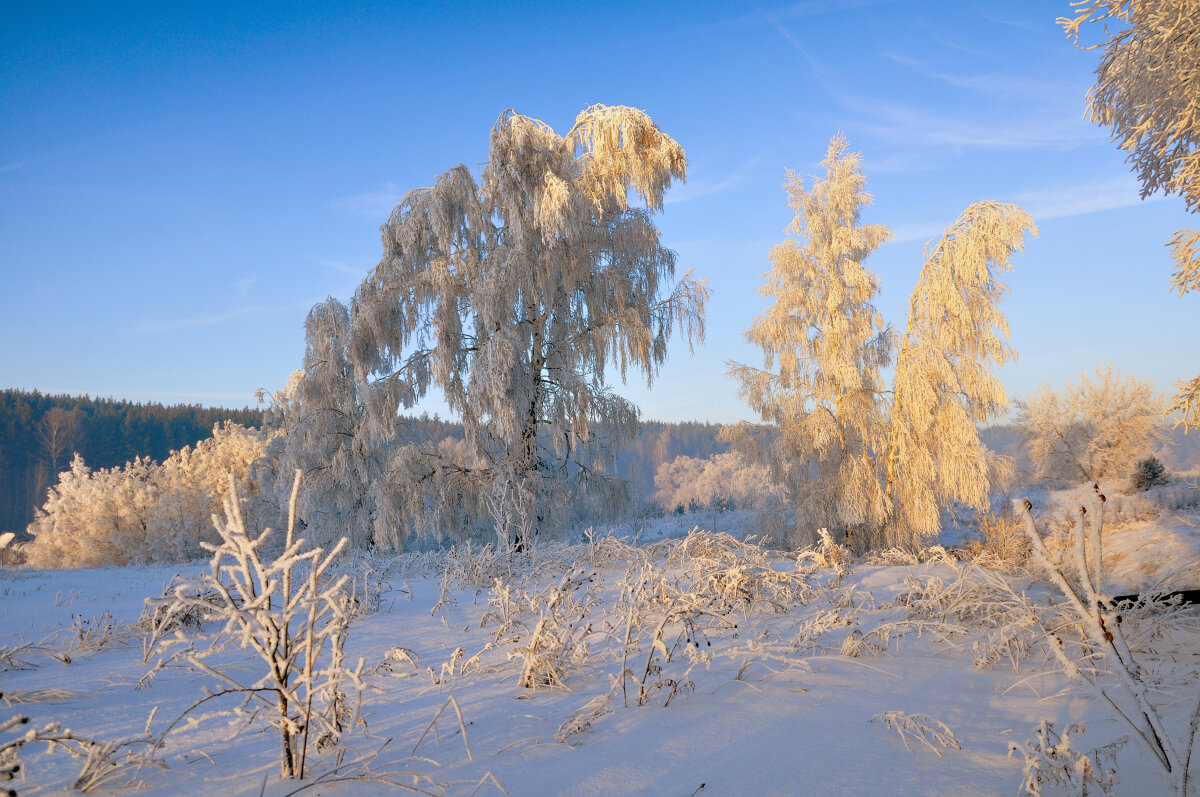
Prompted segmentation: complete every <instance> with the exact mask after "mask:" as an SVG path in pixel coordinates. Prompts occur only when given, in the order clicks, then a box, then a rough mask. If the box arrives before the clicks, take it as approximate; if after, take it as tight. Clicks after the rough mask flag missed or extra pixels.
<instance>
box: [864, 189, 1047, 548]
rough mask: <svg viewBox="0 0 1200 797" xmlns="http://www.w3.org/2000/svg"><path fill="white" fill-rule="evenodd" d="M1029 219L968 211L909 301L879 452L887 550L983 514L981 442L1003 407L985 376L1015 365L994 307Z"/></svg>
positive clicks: (990, 463) (986, 205) (988, 468)
mask: <svg viewBox="0 0 1200 797" xmlns="http://www.w3.org/2000/svg"><path fill="white" fill-rule="evenodd" d="M1026 231H1032V232H1033V233H1034V234H1035V235H1036V234H1037V227H1036V226H1035V225H1034V223H1033V219H1032V218H1030V216H1029V214H1027V213H1025V212H1024V211H1023V210H1021V209H1020V208H1018V207H1016V206H1015V205H1004V204H1000V203H996V202H979V203H976V204H974V205H971V206H970V207H969V208H967V209H966V210H965V211H963V214H962V215H961V216H960V217H959V218H958V220H957V221H956V222H955V223H954V224H953V225H952V226H951V227H950V228H949V229H948V230H946V233H945V234H944V235H943V236H942V238H941V240H939V241H938V243H937V245H936V246H934V247H932V249H931V248H930V247H928V246H927V247H926V251H925V265H924V267H923V268H922V269H921V276H920V278H919V279H918V280H917V285H916V288H915V289H914V290H913V293H912V296H911V297H910V299H909V312H908V325H907V329H906V331H905V334H904V339H903V341H902V342H901V344H900V352H899V355H898V356H897V358H896V372H895V389H894V395H893V403H892V412H891V430H890V435H889V439H888V452H887V494H888V498H889V500H890V503H891V508H892V516H891V520H890V523H889V527H888V535H887V536H888V539H887V541H886V542H887V543H888V544H891V545H896V544H911V543H914V542H918V541H920V539H921V538H922V537H924V536H927V535H931V534H936V533H937V531H938V529H939V528H940V508H941V507H944V506H947V505H948V504H950V503H951V502H959V503H962V504H964V505H966V506H969V507H972V508H974V509H976V510H982V509H984V508H985V507H986V506H987V500H988V489H989V484H990V481H991V479H990V474H991V472H992V471H993V470H994V469H995V468H996V467H997V465H998V464H1000V463H997V462H996V461H995V457H994V456H992V455H989V452H988V450H987V448H986V447H985V446H984V445H983V443H982V442H981V441H980V439H979V433H978V430H977V428H976V424H986V423H988V422H989V421H991V420H992V419H994V418H996V417H997V416H998V415H999V414H1000V413H1002V412H1003V411H1004V410H1005V409H1006V408H1007V406H1008V397H1007V395H1006V394H1005V392H1004V386H1003V385H1002V384H1001V383H1000V380H999V379H997V378H996V375H995V374H994V373H993V371H992V368H993V367H998V366H1001V365H1003V364H1004V363H1006V362H1010V361H1012V360H1015V359H1016V356H1017V355H1016V351H1015V350H1014V349H1013V348H1012V346H1011V345H1009V343H1008V337H1009V335H1008V322H1007V321H1006V320H1005V318H1004V315H1003V313H1001V312H1000V307H999V304H1000V300H1001V299H1002V298H1003V297H1004V295H1005V294H1006V293H1008V286H1007V285H1005V284H1004V283H1002V282H1000V281H999V280H998V279H997V276H998V275H999V274H1003V273H1004V272H1007V271H1008V270H1009V269H1010V268H1011V266H1010V263H1009V261H1010V259H1011V257H1012V254H1013V253H1014V252H1017V251H1020V250H1021V248H1022V247H1023V244H1024V237H1025V233H1026Z"/></svg>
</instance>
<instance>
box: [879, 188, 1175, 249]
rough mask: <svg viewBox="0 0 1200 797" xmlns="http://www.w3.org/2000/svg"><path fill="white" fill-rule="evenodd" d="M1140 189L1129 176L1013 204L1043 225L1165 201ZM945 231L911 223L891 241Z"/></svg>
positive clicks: (1028, 194) (1027, 196)
mask: <svg viewBox="0 0 1200 797" xmlns="http://www.w3.org/2000/svg"><path fill="white" fill-rule="evenodd" d="M1140 190H1141V188H1140V186H1139V185H1138V182H1137V180H1136V179H1134V177H1133V176H1132V175H1129V176H1124V177H1118V178H1115V179H1112V180H1101V181H1096V182H1089V183H1076V184H1072V185H1057V186H1051V187H1048V188H1039V189H1036V190H1031V191H1022V192H1021V193H1019V194H1016V195H1015V196H1014V197H1012V201H1013V202H1014V203H1016V204H1017V205H1018V206H1019V207H1020V208H1021V209H1022V210H1024V211H1025V212H1027V213H1028V214H1029V215H1031V216H1033V219H1034V221H1037V222H1043V221H1049V220H1050V219H1063V218H1068V217H1070V216H1082V215H1084V214H1085V213H1098V212H1100V211H1104V210H1117V209H1119V208H1129V207H1135V206H1137V205H1140V204H1142V203H1143V202H1157V201H1161V200H1164V199H1166V197H1164V196H1160V195H1159V196H1152V197H1148V198H1147V199H1142V198H1141V196H1140V194H1139V192H1140ZM943 232H945V226H944V225H937V224H932V223H918V224H909V225H904V226H900V227H893V228H892V235H893V237H892V241H894V242H896V243H904V242H908V241H928V240H929V239H931V238H936V237H939V236H941V234H942V233H943Z"/></svg>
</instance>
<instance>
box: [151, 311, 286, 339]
mask: <svg viewBox="0 0 1200 797" xmlns="http://www.w3.org/2000/svg"><path fill="white" fill-rule="evenodd" d="M277 309H278V308H272V307H238V308H236V309H234V310H229V311H227V312H224V313H215V314H213V315H203V316H192V317H190V318H173V319H171V320H169V321H147V322H144V323H141V324H137V325H136V326H134V327H133V330H132V331H134V332H137V333H142V334H154V333H161V332H174V331H176V330H180V329H191V328H193V327H214V326H220V325H221V324H227V323H229V322H231V321H237V320H239V319H242V318H247V317H249V316H254V315H264V314H267V313H273V312H275V311H276V310H277Z"/></svg>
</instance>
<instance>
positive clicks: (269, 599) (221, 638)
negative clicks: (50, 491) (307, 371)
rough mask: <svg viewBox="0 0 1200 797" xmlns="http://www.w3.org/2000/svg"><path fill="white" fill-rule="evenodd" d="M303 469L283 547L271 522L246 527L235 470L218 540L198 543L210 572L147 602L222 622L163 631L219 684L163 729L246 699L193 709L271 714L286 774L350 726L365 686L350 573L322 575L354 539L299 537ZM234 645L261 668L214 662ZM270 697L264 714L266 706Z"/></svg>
mask: <svg viewBox="0 0 1200 797" xmlns="http://www.w3.org/2000/svg"><path fill="white" fill-rule="evenodd" d="M301 477H302V474H301V473H300V472H299V471H297V472H296V477H295V481H294V486H293V489H292V495H291V500H290V502H289V513H288V525H287V532H286V536H285V539H284V541H283V545H282V549H281V550H280V551H279V553H278V555H277V556H274V557H271V558H268V557H264V555H263V552H264V550H266V549H268V548H269V545H268V543H269V542H270V538H271V536H272V534H273V533H274V532H273V530H272V529H270V528H268V529H266V530H265V531H264V532H263V533H262V534H261V535H259V536H257V537H250V536H249V535H248V534H247V533H246V524H245V520H244V518H243V515H242V510H241V506H240V502H239V499H238V495H237V488H236V483H235V480H234V478H233V477H232V476H230V478H229V485H230V489H229V497H227V498H226V499H225V517H224V519H223V520H222V521H218V522H217V532H218V533H219V534H220V538H221V543H220V544H219V545H210V544H208V543H202V545H204V547H205V548H206V549H208V550H210V551H212V560H211V563H210V571H209V572H208V573H207V574H204V575H202V576H200V577H198V578H195V579H181V580H179V581H178V583H177V584H176V585H175V589H174V592H173V593H172V594H170V595H168V596H165V597H163V598H159V599H154V600H153V601H151V605H152V607H153V608H156V609H157V608H158V607H160V606H161V607H162V608H163V613H164V614H165V615H166V616H179V615H180V614H182V613H187V612H195V613H196V614H197V615H198V616H199V618H200V621H201V623H203V624H214V623H215V624H220V627H219V628H218V629H216V630H212V631H201V632H198V633H195V635H194V636H192V635H190V634H189V633H188V632H186V631H185V630H184V629H179V630H177V631H176V633H175V634H174V636H173V637H171V638H168V639H166V640H164V643H163V647H164V648H166V649H170V648H175V647H176V646H179V647H180V649H178V650H174V651H173V659H172V660H173V661H176V662H180V663H182V664H183V665H185V666H187V667H190V668H192V669H194V670H196V671H198V672H201V673H204V674H207V675H208V676H210V677H211V678H212V679H213V680H214V681H215V682H216V686H215V688H214V689H213V690H212V691H210V692H209V693H208V694H207V695H205V696H204V697H203V698H201V699H200V700H198V701H197V702H196V703H195V704H194V705H193V706H192V707H191V708H189V709H188V710H187V711H186V712H185V713H184V715H182V716H181V717H179V718H178V719H176V720H175V721H174V722H173V723H172V724H171V725H170V726H168V728H167V729H166V730H165V731H163V732H162V734H161V735H165V734H166V733H167V732H169V731H170V730H171V729H173V728H174V727H175V726H176V725H177V724H178V723H180V722H181V721H182V720H183V719H184V717H185V716H188V715H189V714H191V712H193V711H195V710H196V709H198V708H200V707H201V706H202V705H204V704H206V703H207V702H208V701H210V700H213V699H216V698H222V697H230V698H240V699H241V704H240V705H239V706H238V707H237V708H235V709H232V710H230V711H220V712H215V713H210V714H206V715H200V714H197V715H195V716H193V717H192V718H191V721H192V722H193V723H194V722H198V721H200V720H202V719H204V717H205V716H215V715H221V714H224V715H229V714H232V715H234V716H236V717H239V718H241V719H243V720H244V721H252V720H253V719H254V718H255V717H256V716H261V717H265V718H266V719H267V721H268V722H269V723H271V724H272V725H274V726H275V727H276V728H278V729H279V732H280V739H281V748H280V774H281V776H282V777H285V778H295V777H304V770H305V761H306V758H307V754H308V748H309V744H310V737H311V742H312V743H313V744H315V745H316V747H317V748H318V749H321V748H324V747H326V746H328V745H332V744H336V743H337V741H338V739H339V738H340V736H341V734H342V733H343V732H344V731H346V730H348V729H350V728H353V726H354V724H355V722H356V720H357V714H358V697H359V696H361V692H362V688H363V682H362V680H361V678H360V674H361V672H362V668H363V662H362V660H361V659H360V660H359V662H358V665H357V667H356V668H354V669H350V668H349V667H347V666H346V664H345V661H344V649H345V643H346V635H347V633H348V629H349V624H350V619H351V609H352V607H351V604H350V601H349V600H348V598H349V595H348V593H347V591H346V586H347V583H348V581H349V577H348V576H347V575H342V576H340V577H336V578H333V579H329V578H326V577H325V574H326V572H327V571H328V570H329V567H330V565H332V564H333V562H334V560H335V559H336V558H337V556H338V554H340V553H341V551H342V550H343V549H344V548H345V547H346V545H347V543H348V541H347V540H346V539H345V538H342V539H341V540H340V541H339V542H338V543H337V544H336V545H335V546H334V547H333V548H332V549H331V550H329V551H328V552H326V551H325V550H324V549H321V548H314V547H312V546H311V545H310V544H309V541H308V540H307V539H304V538H303V537H297V535H296V504H297V500H298V497H299V492H300V483H301ZM214 520H215V519H214ZM233 644H237V645H239V646H241V647H243V648H248V649H251V650H253V651H254V652H255V654H256V655H257V657H258V662H259V664H261V665H262V668H261V670H260V671H259V674H258V676H257V677H250V678H247V677H246V676H245V675H243V671H242V668H240V667H238V668H232V667H227V666H222V665H221V664H220V663H217V662H215V660H214V659H213V654H215V653H217V652H219V651H221V650H224V649H226V648H228V647H229V646H230V645H233ZM264 705H265V706H267V707H268V712H267V713H265V714H264V713H261V712H260V707H261V706H264Z"/></svg>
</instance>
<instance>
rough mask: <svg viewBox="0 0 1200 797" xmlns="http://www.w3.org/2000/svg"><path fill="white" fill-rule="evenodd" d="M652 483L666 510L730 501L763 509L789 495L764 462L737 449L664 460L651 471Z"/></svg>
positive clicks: (749, 507) (779, 502)
mask: <svg viewBox="0 0 1200 797" xmlns="http://www.w3.org/2000/svg"><path fill="white" fill-rule="evenodd" d="M654 486H655V488H656V492H655V494H654V500H655V501H657V502H658V505H659V506H661V507H662V508H663V509H665V510H667V511H671V510H673V509H675V508H676V507H679V506H682V507H690V506H702V507H707V506H713V505H718V504H730V503H732V504H733V505H734V506H736V507H738V508H739V509H763V508H766V507H768V506H775V505H778V504H783V503H785V502H786V501H787V497H788V496H787V492H786V491H785V490H784V489H783V488H782V487H781V486H779V485H777V484H775V483H774V482H773V481H772V480H771V474H770V471H769V470H768V468H767V467H766V466H765V465H759V464H754V463H751V462H747V461H746V459H745V458H744V457H743V456H742V455H741V454H739V453H737V452H736V451H729V452H727V453H724V454H715V455H713V456H712V457H710V458H708V459H700V458H695V457H689V456H680V457H676V458H675V459H673V460H671V461H670V462H664V463H662V464H661V465H659V466H658V470H657V471H656V472H655V474H654Z"/></svg>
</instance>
